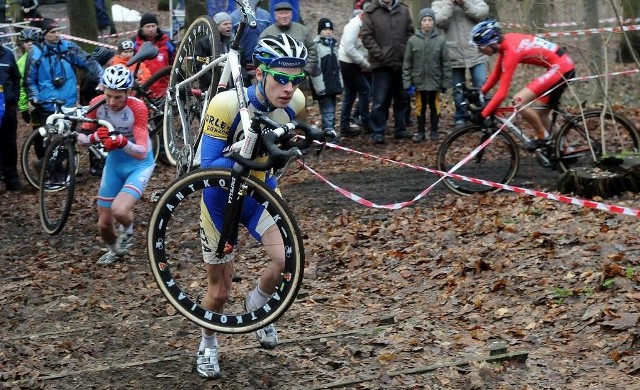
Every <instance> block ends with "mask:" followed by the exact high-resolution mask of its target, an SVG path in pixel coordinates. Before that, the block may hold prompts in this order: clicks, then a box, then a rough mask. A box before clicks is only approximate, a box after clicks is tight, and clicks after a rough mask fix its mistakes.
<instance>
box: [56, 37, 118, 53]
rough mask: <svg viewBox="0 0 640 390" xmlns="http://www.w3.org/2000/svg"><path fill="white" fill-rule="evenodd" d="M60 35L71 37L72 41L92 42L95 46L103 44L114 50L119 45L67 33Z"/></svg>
mask: <svg viewBox="0 0 640 390" xmlns="http://www.w3.org/2000/svg"><path fill="white" fill-rule="evenodd" d="M60 36H61V37H62V38H64V39H69V40H71V41H78V42H84V43H90V44H92V45H95V46H103V47H106V48H108V49H113V50H117V49H118V46H113V45H109V44H108V43H104V42H96V41H92V40H90V39H85V38H80V37H74V36H73V35H67V34H60Z"/></svg>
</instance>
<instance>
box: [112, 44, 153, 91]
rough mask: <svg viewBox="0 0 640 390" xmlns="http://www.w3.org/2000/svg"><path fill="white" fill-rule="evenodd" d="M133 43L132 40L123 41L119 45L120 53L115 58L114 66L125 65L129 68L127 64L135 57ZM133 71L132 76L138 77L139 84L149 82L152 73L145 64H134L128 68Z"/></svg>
mask: <svg viewBox="0 0 640 390" xmlns="http://www.w3.org/2000/svg"><path fill="white" fill-rule="evenodd" d="M133 54H134V53H133V41H132V40H130V39H123V40H122V41H120V42H119V43H118V51H117V53H116V55H115V56H114V57H113V61H112V64H113V65H124V66H127V62H128V61H129V60H130V59H131V57H133ZM127 67H128V68H129V70H130V71H131V74H135V75H136V80H137V81H138V84H144V82H145V81H147V80H149V77H151V72H150V71H149V69H148V68H147V66H146V65H145V64H144V62H140V63H139V64H133V65H131V66H127ZM136 68H138V72H137V73H135V70H136Z"/></svg>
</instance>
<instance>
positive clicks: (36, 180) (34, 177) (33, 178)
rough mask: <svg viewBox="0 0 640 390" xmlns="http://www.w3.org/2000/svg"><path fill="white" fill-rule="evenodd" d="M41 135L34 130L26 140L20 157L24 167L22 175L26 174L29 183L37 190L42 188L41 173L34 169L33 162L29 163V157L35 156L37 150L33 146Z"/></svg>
mask: <svg viewBox="0 0 640 390" xmlns="http://www.w3.org/2000/svg"><path fill="white" fill-rule="evenodd" d="M38 135H39V133H38V130H34V131H32V132H31V134H29V136H28V137H27V138H26V139H25V140H24V143H23V144H22V150H21V155H20V165H21V166H22V173H23V174H24V177H25V179H27V182H28V183H29V184H30V185H31V186H32V187H33V188H35V189H39V188H40V172H37V171H36V170H35V169H33V167H31V166H30V165H31V162H30V161H29V157H30V156H32V155H35V150H34V147H33V144H34V142H35V140H36V137H37V136H38Z"/></svg>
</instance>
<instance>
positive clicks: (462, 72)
mask: <svg viewBox="0 0 640 390" xmlns="http://www.w3.org/2000/svg"><path fill="white" fill-rule="evenodd" d="M431 8H432V9H433V12H434V13H435V15H436V27H438V28H439V29H441V30H442V31H443V32H444V36H445V39H446V40H447V46H448V47H449V59H450V60H451V72H452V73H451V76H452V83H453V86H456V85H457V84H459V83H462V84H464V83H465V82H466V78H467V76H466V73H467V70H469V72H470V73H471V84H472V86H473V88H480V87H482V84H484V81H485V80H486V79H487V56H485V55H484V54H482V53H480V52H478V50H476V48H475V47H472V46H471V45H470V44H469V42H470V41H471V29H472V28H473V26H475V25H476V24H477V23H479V22H481V21H483V20H485V19H486V18H487V16H488V15H489V6H488V5H487V3H486V2H485V1H484V0H435V1H434V2H433V3H432V5H431ZM453 100H454V102H455V105H456V113H455V118H454V119H455V121H456V124H457V125H462V124H465V123H466V122H467V121H468V120H469V118H467V114H466V110H465V109H464V107H463V106H462V105H461V103H462V91H459V90H458V89H457V88H454V89H453Z"/></svg>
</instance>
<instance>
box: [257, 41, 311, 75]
mask: <svg viewBox="0 0 640 390" xmlns="http://www.w3.org/2000/svg"><path fill="white" fill-rule="evenodd" d="M253 63H254V65H255V66H256V67H258V66H260V65H261V64H264V65H266V67H267V68H303V67H304V66H305V65H306V64H307V48H306V47H305V46H304V44H303V43H302V42H300V41H299V40H297V39H295V38H293V37H292V36H290V35H287V34H285V33H282V34H278V35H269V36H266V37H264V38H262V39H261V40H259V41H258V44H257V45H256V48H255V49H254V50H253Z"/></svg>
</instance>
